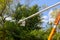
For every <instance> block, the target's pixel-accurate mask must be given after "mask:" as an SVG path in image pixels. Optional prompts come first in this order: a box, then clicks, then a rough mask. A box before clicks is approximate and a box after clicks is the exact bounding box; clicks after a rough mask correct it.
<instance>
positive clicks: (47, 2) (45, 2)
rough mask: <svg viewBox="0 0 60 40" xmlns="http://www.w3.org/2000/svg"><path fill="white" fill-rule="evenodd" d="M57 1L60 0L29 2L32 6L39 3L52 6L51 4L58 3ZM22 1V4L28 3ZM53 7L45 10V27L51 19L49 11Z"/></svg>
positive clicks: (35, 0)
mask: <svg viewBox="0 0 60 40" xmlns="http://www.w3.org/2000/svg"><path fill="white" fill-rule="evenodd" d="M28 1H30V0H28ZM57 2H60V0H32V1H30V3H29V2H28V3H29V5H30V6H33V5H35V4H37V5H38V6H41V7H42V5H47V6H51V5H53V4H55V3H57ZM20 3H21V4H26V3H27V2H26V1H24V0H21V1H20ZM54 8H60V5H59V6H56V7H54ZM54 8H51V9H54ZM51 9H49V10H47V11H45V12H43V17H44V20H45V22H44V24H43V25H44V27H45V26H46V22H47V21H48V20H49V11H50V10H51Z"/></svg>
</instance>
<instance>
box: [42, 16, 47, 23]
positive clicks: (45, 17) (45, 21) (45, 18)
mask: <svg viewBox="0 0 60 40" xmlns="http://www.w3.org/2000/svg"><path fill="white" fill-rule="evenodd" d="M42 18H43V20H42V22H44V23H47V22H48V16H46V15H45V16H43V17H42Z"/></svg>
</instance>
